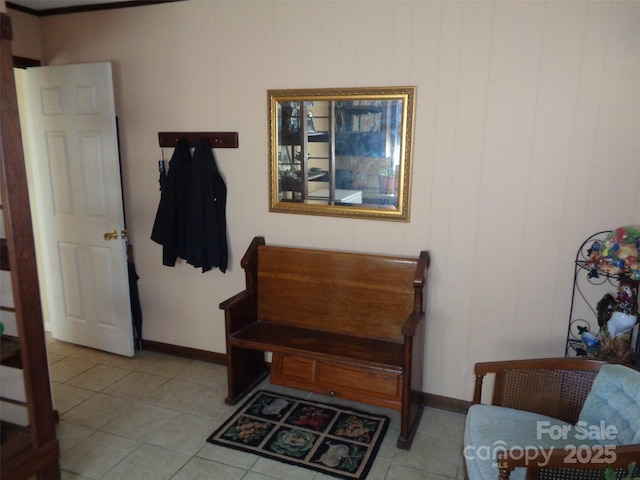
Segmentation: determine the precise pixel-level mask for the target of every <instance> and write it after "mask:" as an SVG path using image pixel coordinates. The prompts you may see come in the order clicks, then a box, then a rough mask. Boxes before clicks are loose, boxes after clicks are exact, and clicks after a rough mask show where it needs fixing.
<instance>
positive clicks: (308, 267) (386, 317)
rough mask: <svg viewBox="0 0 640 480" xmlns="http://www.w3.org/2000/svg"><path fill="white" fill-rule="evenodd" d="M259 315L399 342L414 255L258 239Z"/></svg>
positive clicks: (410, 298)
mask: <svg viewBox="0 0 640 480" xmlns="http://www.w3.org/2000/svg"><path fill="white" fill-rule="evenodd" d="M257 264H258V268H257V270H258V274H257V291H258V294H257V309H258V310H257V315H258V319H259V320H264V321H269V322H274V323H279V324H286V325H292V326H301V327H304V328H311V329H315V330H322V331H329V332H336V333H342V334H346V335H357V336H360V337H368V338H374V339H384V340H392V341H398V342H402V340H403V336H402V332H401V327H402V325H403V324H404V322H405V321H406V320H407V318H408V317H409V315H410V314H411V313H412V312H413V311H414V309H416V308H417V311H418V312H421V311H422V290H421V288H422V287H421V286H420V292H419V297H420V298H419V302H420V305H418V306H417V307H416V306H415V302H416V289H415V288H414V278H415V276H416V268H417V265H418V259H417V258H406V257H392V256H382V255H368V254H359V253H349V252H336V251H326V250H312V249H302V248H290V247H278V246H271V245H261V246H260V247H259V248H258V260H257Z"/></svg>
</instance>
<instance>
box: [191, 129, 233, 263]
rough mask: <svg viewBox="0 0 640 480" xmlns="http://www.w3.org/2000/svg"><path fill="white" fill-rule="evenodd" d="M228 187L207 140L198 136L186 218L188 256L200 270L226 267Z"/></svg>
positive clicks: (192, 164)
mask: <svg viewBox="0 0 640 480" xmlns="http://www.w3.org/2000/svg"><path fill="white" fill-rule="evenodd" d="M226 202H227V187H226V185H225V183H224V180H223V179H222V176H221V175H220V172H219V170H218V167H217V165H216V160H215V158H214V156H213V151H212V150H211V144H210V143H209V142H208V141H207V140H200V141H199V142H198V143H197V144H196V148H195V150H194V151H193V160H192V163H191V195H190V204H189V205H190V206H189V218H188V220H187V257H186V260H187V261H188V262H189V263H190V264H192V265H193V266H194V267H202V272H203V273H204V272H206V271H207V270H211V268H215V267H218V268H219V269H220V271H222V272H225V271H226V270H227V261H228V258H229V255H228V247H227V219H226Z"/></svg>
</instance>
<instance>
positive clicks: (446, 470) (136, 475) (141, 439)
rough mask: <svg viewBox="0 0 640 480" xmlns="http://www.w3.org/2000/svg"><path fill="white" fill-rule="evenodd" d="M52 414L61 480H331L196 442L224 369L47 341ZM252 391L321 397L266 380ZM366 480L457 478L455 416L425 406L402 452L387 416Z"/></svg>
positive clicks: (216, 399) (394, 419) (208, 420)
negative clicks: (55, 421)
mask: <svg viewBox="0 0 640 480" xmlns="http://www.w3.org/2000/svg"><path fill="white" fill-rule="evenodd" d="M47 350H48V357H49V365H50V375H51V381H52V384H53V398H54V406H55V408H56V409H57V410H58V413H59V414H60V423H59V424H58V426H57V435H58V438H59V440H60V448H61V459H60V465H61V468H62V479H63V480H86V479H94V480H98V479H100V480H125V479H126V480H169V479H171V480H199V479H220V480H227V479H229V480H236V479H237V480H240V479H244V480H273V479H285V480H306V479H309V480H328V479H330V478H333V477H328V476H326V475H322V474H319V473H317V472H313V471H310V470H306V469H302V468H298V467H293V466H291V465H286V464H283V463H280V462H276V461H273V460H269V459H265V458H262V457H258V456H255V455H252V454H247V453H241V452H238V451H235V450H230V449H227V448H224V447H220V446H216V445H212V444H209V443H207V442H206V439H207V437H208V436H209V435H210V434H211V433H212V432H213V431H214V430H215V429H216V428H217V427H218V426H219V425H220V424H221V423H222V422H223V421H224V420H225V419H226V418H227V417H228V416H229V415H230V414H231V413H232V412H234V411H235V410H236V408H237V407H238V406H234V407H230V406H228V405H226V404H225V403H224V398H225V395H226V369H225V367H224V366H222V365H215V364H210V363H205V362H200V361H195V360H189V359H184V358H179V357H173V356H170V355H164V354H160V353H155V352H150V351H142V352H137V353H136V356H135V357H133V358H124V357H119V356H117V355H110V354H107V353H104V352H100V351H96V350H91V349H87V348H83V347H79V346H76V345H71V344H67V343H63V342H59V341H57V340H52V339H51V338H49V337H48V338H47ZM259 388H265V389H271V390H274V391H282V392H285V393H289V394H293V395H295V396H299V397H306V398H315V399H318V400H321V401H322V400H325V401H328V402H333V403H335V401H336V399H334V398H325V397H322V396H320V395H315V394H310V393H307V392H302V391H298V390H291V389H283V388H280V387H276V386H273V385H269V384H266V383H265V384H264V385H261V386H260V387H259ZM345 403H348V404H351V405H353V406H355V407H356V408H360V409H362V410H367V411H377V412H382V413H384V414H386V415H388V416H389V417H390V418H391V425H390V428H389V430H388V431H387V434H386V437H385V440H384V443H383V445H382V447H381V449H380V451H379V453H378V456H377V458H376V460H375V462H374V464H373V467H372V469H371V471H370V473H369V475H368V477H367V479H368V480H383V479H386V480H395V479H402V480H414V479H433V480H446V479H461V478H462V470H461V455H460V451H461V443H462V431H463V425H464V415H460V414H456V413H451V412H446V411H442V410H437V409H432V408H426V409H425V412H424V415H423V417H422V421H421V423H420V426H419V428H418V432H417V433H416V438H415V440H414V442H413V446H412V448H411V450H409V451H406V450H400V449H398V448H396V446H395V442H396V439H397V436H398V431H399V415H398V412H396V411H394V410H387V409H381V408H375V407H371V406H370V405H360V404H356V403H354V402H345Z"/></svg>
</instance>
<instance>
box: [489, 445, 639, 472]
mask: <svg viewBox="0 0 640 480" xmlns="http://www.w3.org/2000/svg"><path fill="white" fill-rule="evenodd" d="M639 455H640V445H609V446H602V445H596V446H593V447H588V446H586V445H571V446H566V447H558V448H549V449H541V448H527V449H524V450H523V449H515V450H507V451H501V452H499V453H498V458H497V460H498V470H499V472H500V473H499V478H500V479H501V480H508V478H509V476H510V474H511V472H512V471H513V470H514V469H515V468H517V467H526V468H527V480H535V479H538V478H540V476H541V472H544V473H543V476H544V478H545V479H553V478H559V479H561V478H562V479H565V478H583V477H585V478H597V479H599V480H600V479H604V471H605V469H606V468H607V467H611V468H613V469H622V470H625V471H626V469H627V467H628V466H629V465H630V464H631V463H632V462H637V460H638V456H639ZM554 470H556V471H557V474H554ZM570 472H574V473H573V474H571V473H570ZM590 472H591V475H589V473H590Z"/></svg>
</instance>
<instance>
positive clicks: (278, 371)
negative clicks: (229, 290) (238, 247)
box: [220, 237, 429, 449]
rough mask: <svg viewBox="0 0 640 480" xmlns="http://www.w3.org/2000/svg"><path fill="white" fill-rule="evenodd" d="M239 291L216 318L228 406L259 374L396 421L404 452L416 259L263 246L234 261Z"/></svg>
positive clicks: (418, 274)
mask: <svg viewBox="0 0 640 480" xmlns="http://www.w3.org/2000/svg"><path fill="white" fill-rule="evenodd" d="M241 265H242V268H243V269H244V270H245V275H246V289H245V290H244V291H243V292H241V293H239V294H237V295H235V296H233V297H232V298H230V299H228V300H226V301H224V302H223V303H221V304H220V308H222V309H224V310H225V322H226V335H227V372H228V373H227V374H228V389H229V396H228V398H227V399H226V403H228V404H230V405H233V404H235V403H237V402H238V401H239V400H240V399H242V398H243V397H244V396H245V395H246V394H247V393H249V392H250V391H251V390H252V389H253V388H254V387H255V386H256V385H257V384H258V383H259V382H260V381H261V380H262V379H263V378H265V376H266V375H267V374H268V369H267V365H266V362H265V356H264V352H272V353H273V358H272V365H271V383H273V384H277V385H285V386H288V387H293V388H297V389H302V390H308V391H312V392H317V393H320V394H325V395H331V396H335V397H340V398H346V399H350V400H355V401H358V402H365V403H368V404H372V405H379V406H382V407H388V408H393V409H397V410H400V411H401V426H400V428H401V431H400V436H399V438H398V443H397V445H398V447H400V448H405V449H408V448H410V447H411V442H412V440H413V436H414V434H415V431H416V428H417V426H418V422H419V420H420V416H421V414H422V407H423V405H422V390H421V389H422V369H423V358H424V355H423V350H424V348H423V346H424V336H425V335H424V323H425V322H424V317H425V314H424V311H425V305H424V304H425V297H424V288H425V282H426V276H427V269H428V267H429V253H428V252H425V251H423V252H421V253H420V256H419V258H406V257H392V256H382V255H367V254H358V253H348V252H338V251H326V250H311V249H302V248H291V247H280V246H271V245H265V241H264V238H262V237H256V238H254V239H253V241H252V243H251V245H250V246H249V248H248V250H247V252H246V253H245V255H244V257H243V258H242V261H241Z"/></svg>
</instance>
